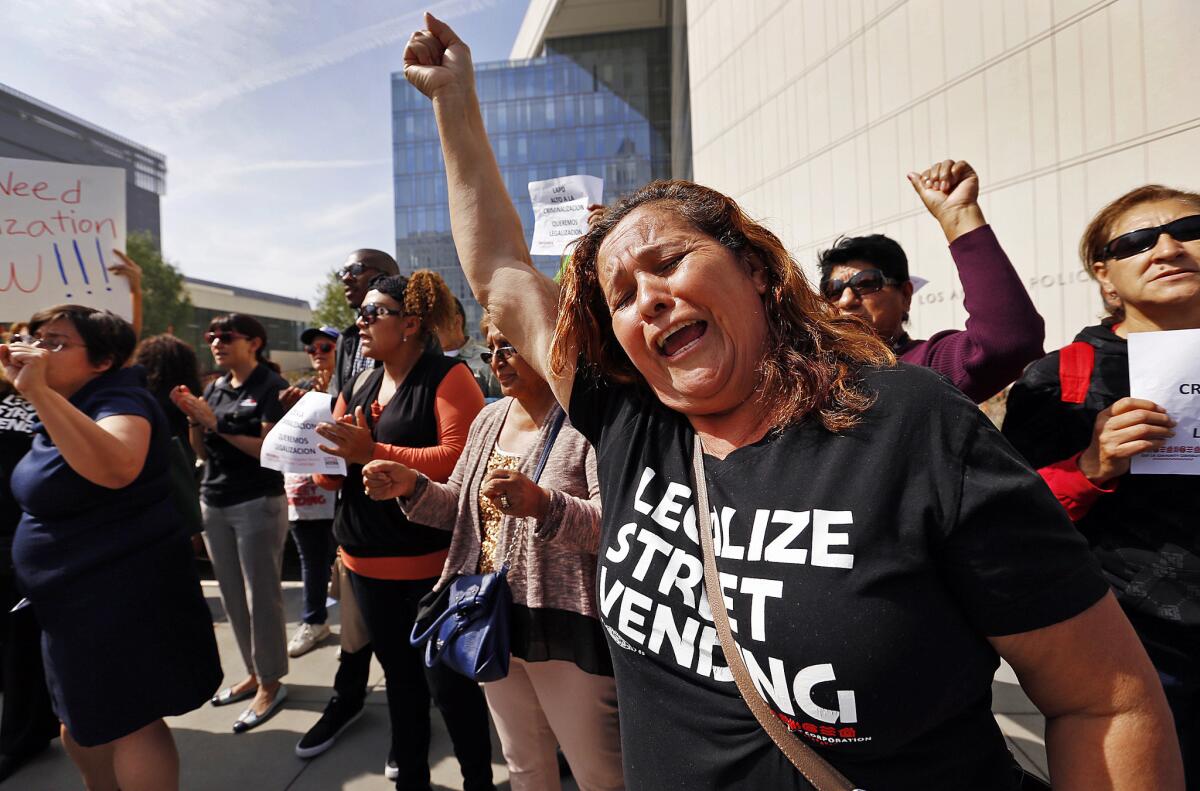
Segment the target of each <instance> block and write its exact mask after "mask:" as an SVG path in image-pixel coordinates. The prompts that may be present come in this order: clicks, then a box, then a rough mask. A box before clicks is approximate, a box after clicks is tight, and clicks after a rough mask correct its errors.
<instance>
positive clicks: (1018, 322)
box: [819, 159, 1045, 402]
mask: <svg viewBox="0 0 1200 791" xmlns="http://www.w3.org/2000/svg"><path fill="white" fill-rule="evenodd" d="M908 181H909V183H910V184H911V185H912V187H913V189H914V190H915V191H916V193H917V195H919V196H920V198H921V201H922V202H923V203H924V204H925V208H926V209H928V211H929V213H930V214H932V215H933V217H934V219H936V220H937V221H938V223H939V224H940V225H941V227H942V231H943V233H945V235H946V240H947V241H948V242H949V243H950V255H951V256H952V257H953V259H954V264H955V266H956V267H957V268H958V276H959V280H960V281H961V282H962V290H963V306H964V307H965V308H966V310H967V321H966V329H965V330H943V331H941V332H938V333H935V334H934V335H933V336H932V337H931V338H929V339H928V340H914V339H912V338H910V337H909V336H908V333H907V332H905V329H904V324H905V323H906V322H907V321H908V311H909V308H910V305H911V304H912V295H913V283H912V280H911V279H910V278H909V273H908V258H907V257H906V256H905V254H904V250H903V249H902V248H901V247H900V245H899V244H897V243H896V242H895V241H893V240H892V239H889V238H888V237H886V236H883V235H882V234H872V235H870V236H855V237H842V238H840V239H838V240H837V241H836V242H835V243H834V245H833V247H832V248H830V249H828V250H823V251H822V252H821V254H820V262H819V263H820V268H821V293H822V294H824V295H825V296H826V298H828V299H829V300H830V301H831V302H833V303H834V304H835V305H836V306H837V307H838V309H839V310H840V311H841V312H842V313H845V314H849V315H854V316H859V317H860V318H862V319H863V320H865V321H867V322H868V323H869V324H871V325H872V326H873V327H874V328H875V332H876V333H878V334H879V336H880V337H881V338H883V339H884V340H885V341H887V342H888V345H890V346H891V347H892V351H894V352H895V353H896V356H897V357H898V358H900V360H902V361H903V362H906V363H911V364H913V365H921V366H924V367H926V368H932V369H933V370H935V371H937V372H938V373H940V374H942V375H943V376H945V377H946V378H948V379H949V380H950V381H951V382H952V383H953V384H954V385H955V386H956V387H957V388H958V389H960V390H962V391H963V392H964V393H965V394H966V395H967V396H969V397H970V398H971V399H973V400H974V401H976V402H982V401H986V400H987V399H988V398H990V397H992V396H993V395H995V394H996V393H997V392H999V391H1000V390H1002V389H1003V388H1004V387H1006V386H1007V385H1008V384H1010V383H1011V382H1012V381H1013V380H1015V379H1016V378H1017V377H1018V376H1020V375H1021V371H1023V370H1024V369H1025V366H1026V365H1028V364H1029V363H1030V362H1032V361H1034V360H1036V359H1038V358H1039V357H1041V356H1042V341H1043V340H1044V339H1045V323H1044V322H1043V321H1042V317H1041V316H1040V315H1038V312H1037V308H1035V307H1034V305H1033V301H1032V300H1031V299H1030V298H1029V293H1028V292H1027V291H1026V290H1025V286H1024V285H1023V284H1022V283H1021V278H1020V276H1019V275H1017V272H1016V270H1015V269H1013V266H1012V263H1011V262H1010V261H1009V260H1008V256H1006V255H1005V254H1004V250H1003V249H1002V248H1001V247H1000V243H999V242H998V241H997V240H996V236H995V234H994V233H992V229H991V227H990V226H989V225H987V223H986V221H985V220H984V218H983V211H982V210H981V209H980V208H979V177H978V176H977V175H976V174H975V171H974V170H973V169H972V168H971V166H970V165H969V164H967V163H966V162H964V161H961V160H960V161H957V162H956V161H953V160H949V159H948V160H945V161H943V162H938V163H936V164H934V165H931V166H930V167H929V168H928V169H926V170H925V171H924V172H923V173H909V174H908Z"/></svg>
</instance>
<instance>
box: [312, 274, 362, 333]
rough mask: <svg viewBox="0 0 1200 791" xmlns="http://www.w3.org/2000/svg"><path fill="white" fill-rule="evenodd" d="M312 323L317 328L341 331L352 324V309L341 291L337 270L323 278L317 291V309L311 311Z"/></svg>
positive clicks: (340, 281)
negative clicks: (330, 328) (331, 328)
mask: <svg viewBox="0 0 1200 791" xmlns="http://www.w3.org/2000/svg"><path fill="white" fill-rule="evenodd" d="M313 322H314V323H315V324H316V325H317V326H318V327H335V328H337V329H339V330H340V329H343V328H345V327H349V326H350V325H351V324H353V323H354V309H353V308H351V307H350V303H349V302H347V301H346V294H345V292H344V291H342V279H341V277H339V276H338V273H337V270H336V269H335V270H332V271H330V273H329V274H328V275H326V276H325V280H324V282H322V283H321V285H320V287H319V288H318V289H317V307H316V308H315V309H314V310H313Z"/></svg>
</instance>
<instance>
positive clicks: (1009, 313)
mask: <svg viewBox="0 0 1200 791" xmlns="http://www.w3.org/2000/svg"><path fill="white" fill-rule="evenodd" d="M950 253H951V256H952V257H953V259H954V264H955V266H956V267H957V268H958V276H959V280H960V282H961V283H962V290H963V307H964V308H965V309H966V312H967V319H966V329H965V330H964V331H962V332H949V333H943V334H941V335H939V336H938V337H936V338H934V339H931V340H930V342H929V344H928V346H927V351H926V354H925V357H926V359H925V360H924V363H925V364H926V365H928V366H929V367H930V368H933V369H934V370H936V371H939V372H940V373H943V374H945V375H946V376H948V377H950V379H951V381H952V382H954V384H955V386H957V387H958V388H959V389H961V390H963V391H964V392H966V393H967V394H968V395H969V396H970V397H971V398H973V399H975V400H976V401H979V400H982V399H984V398H988V397H989V396H991V395H993V394H994V393H996V392H997V391H999V390H1000V389H1002V388H1003V387H1004V386H1005V385H1008V384H1009V383H1011V382H1012V381H1013V380H1015V379H1016V378H1017V377H1019V376H1020V375H1021V372H1022V371H1023V370H1024V369H1025V366H1026V365H1028V364H1029V363H1031V362H1033V361H1034V360H1036V359H1038V358H1039V357H1041V356H1042V341H1043V340H1044V338H1045V322H1044V321H1043V320H1042V317H1041V316H1040V315H1039V314H1038V312H1037V308H1036V307H1034V304H1033V301H1032V300H1031V299H1030V298H1029V293H1028V292H1027V291H1026V290H1025V286H1024V285H1023V284H1022V283H1021V278H1020V276H1019V275H1018V274H1017V272H1016V269H1014V268H1013V265H1012V262H1010V261H1009V259H1008V256H1007V255H1005V253H1004V249H1003V248H1002V247H1001V246H1000V243H999V241H998V240H997V239H996V237H995V234H994V233H992V230H991V228H989V227H983V226H981V227H978V228H975V229H974V230H973V232H970V233H969V234H965V235H963V236H960V237H959V238H958V239H956V240H955V242H954V244H952V245H951V246H950Z"/></svg>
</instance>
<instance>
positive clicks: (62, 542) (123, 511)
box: [12, 366, 183, 601]
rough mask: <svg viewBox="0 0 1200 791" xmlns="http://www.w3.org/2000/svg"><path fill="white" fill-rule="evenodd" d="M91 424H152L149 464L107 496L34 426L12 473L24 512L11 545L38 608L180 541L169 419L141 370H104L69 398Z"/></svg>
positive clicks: (42, 428) (105, 489)
mask: <svg viewBox="0 0 1200 791" xmlns="http://www.w3.org/2000/svg"><path fill="white" fill-rule="evenodd" d="M70 401H71V405H72V406H73V407H75V408H76V409H78V410H79V411H80V412H82V413H83V414H85V415H87V416H88V417H89V418H91V419H92V420H93V421H100V420H103V419H104V418H106V417H112V416H114V415H128V416H132V417H138V418H143V419H145V420H146V421H147V422H148V423H149V424H150V442H149V446H148V448H147V450H146V461H145V463H144V464H143V465H142V469H141V471H140V472H139V473H138V476H137V478H135V479H134V480H133V482H132V483H130V484H129V485H128V486H124V487H122V488H120V489H110V488H108V487H107V486H101V485H100V484H98V483H93V482H92V481H89V480H87V479H86V478H84V477H83V476H82V475H80V474H79V473H77V472H76V471H75V470H74V469H73V468H72V467H71V465H70V464H68V463H67V461H66V459H64V458H63V456H62V454H61V453H59V450H58V447H57V446H56V445H55V444H54V441H53V440H52V439H51V438H50V434H49V432H47V431H46V427H45V426H43V425H42V424H41V423H37V424H35V432H34V438H33V446H32V447H31V448H30V450H29V452H28V453H26V454H25V456H24V458H22V459H21V461H20V462H19V463H18V464H17V466H16V468H15V469H14V470H13V473H12V491H13V495H14V496H15V497H16V499H17V502H18V503H19V504H20V506H21V509H22V510H23V511H24V512H25V513H24V516H22V518H21V523H20V525H19V526H18V527H17V533H16V535H15V537H14V538H13V550H12V552H13V563H14V565H15V567H16V571H17V575H18V577H19V581H20V584H21V586H22V589H23V590H24V591H25V592H26V593H27V594H28V595H29V597H30V598H31V599H34V600H35V601H36V600H38V599H39V598H46V597H53V596H56V595H59V594H61V593H62V592H63V591H64V590H66V589H67V588H69V587H70V584H71V583H72V582H74V581H76V580H78V579H80V578H82V577H85V576H87V575H88V574H90V573H92V572H94V571H95V570H97V569H101V568H103V569H108V570H110V571H111V569H112V568H114V565H115V564H120V563H124V562H132V561H131V559H133V558H135V557H136V556H137V555H138V554H139V553H140V552H142V551H143V550H145V549H146V548H148V547H151V546H155V545H161V543H162V542H169V541H173V540H177V541H182V538H183V527H182V522H181V521H180V519H179V514H178V512H177V511H176V510H175V505H174V502H173V501H172V499H171V476H170V474H169V467H170V463H169V459H170V447H171V445H170V443H171V438H170V434H169V432H168V428H167V419H166V418H165V417H164V416H163V414H162V410H161V409H159V406H158V404H157V403H156V402H155V400H154V396H153V395H151V393H150V391H149V390H147V389H146V383H145V375H144V372H143V371H142V369H141V368H140V367H138V366H134V367H131V368H122V369H120V370H117V371H105V372H104V373H102V374H100V375H99V376H96V377H95V378H93V379H92V380H91V381H89V382H88V383H87V384H85V385H84V386H83V387H81V388H80V389H79V390H77V391H76V392H75V393H74V394H73V395H72V396H71V398H70Z"/></svg>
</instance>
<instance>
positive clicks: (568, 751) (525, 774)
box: [482, 656, 625, 791]
mask: <svg viewBox="0 0 1200 791" xmlns="http://www.w3.org/2000/svg"><path fill="white" fill-rule="evenodd" d="M482 686H483V693H484V695H486V696H487V702H488V708H489V709H491V711H492V721H493V722H494V723H495V724H496V733H497V734H499V736H500V744H501V746H502V747H503V748H504V761H505V763H507V764H508V777H509V783H510V784H511V785H512V788H513V791H560V789H561V788H562V784H561V783H560V782H559V779H558V760H557V757H556V756H555V744H556V743H557V744H558V745H559V746H561V747H562V751H563V754H564V755H566V756H567V762H568V763H570V764H571V773H572V774H573V775H574V776H575V782H576V783H577V784H578V785H579V788H580V789H581V791H610V789H623V788H624V787H625V778H624V775H623V774H622V771H621V734H620V730H619V728H618V726H617V687H616V683H615V682H614V681H613V679H612V677H611V676H596V675H592V674H591V673H587V672H585V671H583V670H580V669H579V667H578V666H577V665H575V664H574V663H572V662H563V661H559V660H550V661H547V662H526V661H524V660H522V659H518V658H517V657H515V656H514V657H512V660H511V663H510V666H509V670H508V675H507V676H506V677H505V678H502V679H500V680H499V681H489V682H488V683H486V684H483V685H482Z"/></svg>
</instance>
